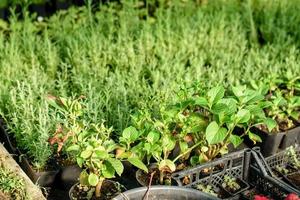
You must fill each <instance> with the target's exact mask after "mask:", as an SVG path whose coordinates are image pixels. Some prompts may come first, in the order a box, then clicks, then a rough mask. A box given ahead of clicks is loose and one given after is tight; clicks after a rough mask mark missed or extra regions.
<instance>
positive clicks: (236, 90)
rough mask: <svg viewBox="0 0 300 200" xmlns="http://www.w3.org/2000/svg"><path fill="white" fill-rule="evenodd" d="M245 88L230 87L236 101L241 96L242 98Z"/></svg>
mask: <svg viewBox="0 0 300 200" xmlns="http://www.w3.org/2000/svg"><path fill="white" fill-rule="evenodd" d="M245 89H246V87H245V86H236V87H235V86H232V87H231V90H232V92H233V94H234V95H235V96H236V97H238V99H239V98H240V97H242V96H244V91H245Z"/></svg>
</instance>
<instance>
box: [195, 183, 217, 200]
mask: <svg viewBox="0 0 300 200" xmlns="http://www.w3.org/2000/svg"><path fill="white" fill-rule="evenodd" d="M197 189H198V190H200V191H202V192H205V193H208V194H210V195H212V196H215V197H218V194H217V193H216V192H215V191H214V190H213V187H212V186H211V185H203V184H198V185H197Z"/></svg>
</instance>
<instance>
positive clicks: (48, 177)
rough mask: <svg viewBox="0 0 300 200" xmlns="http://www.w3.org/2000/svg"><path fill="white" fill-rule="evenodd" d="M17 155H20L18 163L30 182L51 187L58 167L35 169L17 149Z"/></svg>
mask: <svg viewBox="0 0 300 200" xmlns="http://www.w3.org/2000/svg"><path fill="white" fill-rule="evenodd" d="M17 152H18V155H20V159H19V165H20V166H21V168H22V169H23V171H24V172H25V173H26V174H27V176H28V177H29V178H30V179H31V180H32V182H34V183H36V184H38V185H39V186H41V187H51V186H52V185H53V183H54V181H55V178H56V176H57V174H58V173H59V169H58V168H57V169H56V170H50V171H36V170H35V169H33V168H32V166H31V165H30V164H29V161H28V160H27V158H26V157H25V156H22V153H21V152H20V151H19V150H17Z"/></svg>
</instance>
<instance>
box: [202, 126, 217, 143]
mask: <svg viewBox="0 0 300 200" xmlns="http://www.w3.org/2000/svg"><path fill="white" fill-rule="evenodd" d="M218 131H219V125H218V124H217V122H215V121H213V122H211V123H210V124H209V125H208V126H207V128H206V130H205V137H206V140H207V142H208V143H209V144H212V142H213V139H214V137H215V135H216V134H217V132H218Z"/></svg>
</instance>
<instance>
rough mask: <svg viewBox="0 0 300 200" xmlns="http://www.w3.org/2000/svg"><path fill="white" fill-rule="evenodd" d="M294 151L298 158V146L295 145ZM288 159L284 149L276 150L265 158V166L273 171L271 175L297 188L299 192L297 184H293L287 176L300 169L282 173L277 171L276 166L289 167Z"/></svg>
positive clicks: (299, 150)
mask: <svg viewBox="0 0 300 200" xmlns="http://www.w3.org/2000/svg"><path fill="white" fill-rule="evenodd" d="M295 152H296V155H297V158H298V159H300V147H295ZM289 160H290V158H289V156H288V155H286V151H285V150H284V151H281V152H278V153H276V154H274V155H272V156H269V157H267V158H265V165H266V168H269V170H270V171H271V172H272V173H273V176H275V177H276V178H278V179H280V180H283V181H285V182H287V183H288V184H290V185H291V186H292V187H294V188H295V190H297V192H298V194H299V193H300V187H299V185H298V186H297V184H294V183H293V181H291V180H290V178H289V177H290V176H291V175H292V174H295V173H299V172H300V170H298V171H297V170H296V171H293V172H291V173H287V174H283V173H280V172H278V170H277V168H276V167H281V168H285V169H287V168H289V166H290V165H289Z"/></svg>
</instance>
